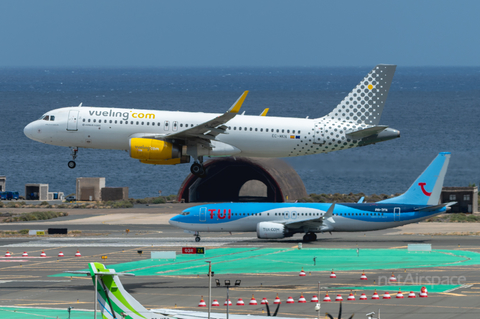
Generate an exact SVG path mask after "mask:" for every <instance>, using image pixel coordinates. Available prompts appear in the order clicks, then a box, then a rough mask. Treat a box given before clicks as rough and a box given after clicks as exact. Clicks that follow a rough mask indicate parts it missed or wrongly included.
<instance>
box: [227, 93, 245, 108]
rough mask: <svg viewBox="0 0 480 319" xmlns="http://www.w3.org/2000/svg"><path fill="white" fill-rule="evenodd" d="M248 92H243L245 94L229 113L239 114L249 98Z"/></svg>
mask: <svg viewBox="0 0 480 319" xmlns="http://www.w3.org/2000/svg"><path fill="white" fill-rule="evenodd" d="M247 94H248V91H245V92H243V94H242V95H241V96H240V97H239V98H238V100H236V101H235V103H233V105H232V106H231V107H230V108H229V109H228V111H227V113H238V112H239V111H240V108H241V107H242V104H243V101H245V98H246V97H247Z"/></svg>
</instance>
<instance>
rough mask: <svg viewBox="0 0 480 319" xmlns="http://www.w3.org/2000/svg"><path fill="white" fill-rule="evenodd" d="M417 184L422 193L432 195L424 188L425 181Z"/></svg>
mask: <svg viewBox="0 0 480 319" xmlns="http://www.w3.org/2000/svg"><path fill="white" fill-rule="evenodd" d="M418 185H419V186H420V188H421V189H422V192H423V194H425V196H428V197H430V195H432V193H429V192H427V191H426V190H425V185H427V183H418Z"/></svg>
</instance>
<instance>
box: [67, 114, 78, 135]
mask: <svg viewBox="0 0 480 319" xmlns="http://www.w3.org/2000/svg"><path fill="white" fill-rule="evenodd" d="M78 112H79V111H70V112H68V119H67V131H78Z"/></svg>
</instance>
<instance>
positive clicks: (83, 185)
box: [76, 177, 105, 201]
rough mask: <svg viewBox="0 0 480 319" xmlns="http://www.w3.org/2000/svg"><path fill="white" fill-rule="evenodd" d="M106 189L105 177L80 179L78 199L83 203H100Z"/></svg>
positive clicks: (77, 191)
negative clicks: (103, 190) (102, 191)
mask: <svg viewBox="0 0 480 319" xmlns="http://www.w3.org/2000/svg"><path fill="white" fill-rule="evenodd" d="M104 187H105V177H78V178H77V190H76V198H77V200H81V201H89V200H92V201H100V200H102V193H101V190H102V188H104Z"/></svg>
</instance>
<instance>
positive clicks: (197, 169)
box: [190, 163, 205, 177]
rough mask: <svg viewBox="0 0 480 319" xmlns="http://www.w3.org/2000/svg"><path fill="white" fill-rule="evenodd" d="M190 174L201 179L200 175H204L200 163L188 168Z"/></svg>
mask: <svg viewBox="0 0 480 319" xmlns="http://www.w3.org/2000/svg"><path fill="white" fill-rule="evenodd" d="M190 172H192V174H193V175H195V176H199V177H203V176H202V175H204V174H205V170H204V169H203V165H202V164H200V163H193V164H192V166H191V167H190Z"/></svg>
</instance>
